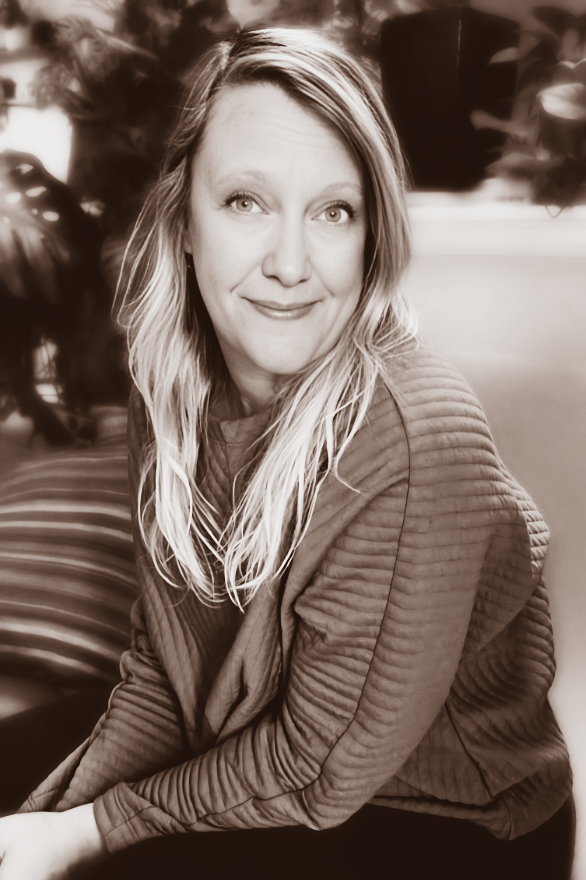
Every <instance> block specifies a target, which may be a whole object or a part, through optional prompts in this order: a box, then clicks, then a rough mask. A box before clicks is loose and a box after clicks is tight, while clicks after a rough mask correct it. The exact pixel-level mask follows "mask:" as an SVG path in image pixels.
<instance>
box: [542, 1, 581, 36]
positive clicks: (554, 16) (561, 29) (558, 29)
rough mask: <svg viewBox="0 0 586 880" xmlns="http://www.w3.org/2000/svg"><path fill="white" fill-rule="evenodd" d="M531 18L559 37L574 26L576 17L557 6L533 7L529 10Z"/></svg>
mask: <svg viewBox="0 0 586 880" xmlns="http://www.w3.org/2000/svg"><path fill="white" fill-rule="evenodd" d="M531 12H532V13H533V16H534V17H535V18H536V19H537V20H538V21H541V22H543V24H546V25H547V26H548V27H549V28H551V30H552V31H553V32H554V34H556V35H557V36H558V37H561V36H562V35H563V34H564V33H565V32H566V31H567V30H568V29H569V28H571V27H572V26H575V25H576V22H577V19H578V16H577V15H574V14H573V13H572V12H568V11H567V10H565V9H560V8H559V6H534V7H533V9H532V10H531Z"/></svg>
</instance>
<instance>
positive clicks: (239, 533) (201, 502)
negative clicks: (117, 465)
mask: <svg viewBox="0 0 586 880" xmlns="http://www.w3.org/2000/svg"><path fill="white" fill-rule="evenodd" d="M253 83H272V84H274V85H276V86H278V87H280V88H282V89H283V90H284V91H285V92H286V93H287V94H288V95H289V96H290V97H292V98H293V99H295V100H296V101H298V102H299V103H300V104H301V105H302V106H304V107H306V108H307V109H308V110H309V111H311V112H312V113H315V114H317V115H318V116H319V117H321V118H322V119H323V120H325V121H327V122H328V123H329V124H330V125H331V126H332V127H333V128H334V130H336V131H337V132H338V133H339V134H340V135H341V137H342V138H343V139H344V141H345V142H346V144H347V145H348V146H349V148H350V150H351V151H352V153H353V155H354V156H355V159H356V161H357V163H358V164H359V166H360V168H361V170H362V174H363V179H364V186H365V196H366V206H367V212H368V234H367V242H366V252H365V276H364V281H363V287H362V291H361V296H360V300H359V304H358V306H357V308H356V310H355V312H354V314H353V315H352V317H351V319H350V321H349V322H348V324H347V326H346V328H345V329H344V331H343V332H342V335H341V336H340V338H339V340H338V342H337V343H336V344H335V345H334V346H333V348H332V349H331V350H330V351H329V352H328V353H327V354H326V355H325V356H323V357H322V358H321V359H319V360H318V361H317V362H313V363H311V364H310V365H309V366H308V367H307V368H306V369H304V370H303V371H302V372H301V373H298V374H295V375H292V376H289V377H287V379H286V381H284V382H283V385H282V387H280V389H279V390H278V392H277V394H276V396H275V399H274V400H273V402H272V404H271V407H270V417H269V424H268V427H267V429H266V430H265V432H264V434H263V436H262V437H261V438H260V440H259V441H258V442H257V444H256V447H255V454H254V457H253V461H252V463H251V465H250V466H249V467H248V469H247V472H246V479H245V480H244V488H243V490H242V493H241V497H240V499H237V500H236V503H235V506H234V509H233V511H232V513H231V515H230V517H229V521H228V522H227V523H226V524H223V523H221V522H220V521H219V514H218V511H216V510H215V509H214V507H213V506H212V504H211V503H210V501H209V500H208V499H206V498H205V497H204V495H203V493H202V491H201V489H200V488H199V486H198V483H199V482H200V479H201V474H202V472H203V471H202V467H203V465H204V463H205V455H206V442H207V440H206V438H207V432H208V424H209V421H208V420H209V412H210V406H211V405H212V404H213V401H214V400H215V399H217V396H218V395H219V394H220V393H221V390H222V383H223V381H224V379H225V376H226V367H225V364H223V359H222V356H221V352H220V350H219V345H218V342H217V339H216V337H215V334H214V331H213V327H212V325H211V321H210V318H209V315H208V314H207V312H206V310H205V307H204V306H203V302H202V300H201V296H198V295H197V290H195V291H193V290H191V291H190V289H189V283H188V280H187V274H188V273H187V272H186V269H185V256H184V240H185V238H184V236H185V229H186V225H187V221H188V210H189V209H188V200H189V193H190V187H191V169H192V164H193V158H194V155H195V153H196V152H197V149H198V145H199V144H200V142H201V139H202V136H203V133H204V130H205V126H206V122H207V120H208V118H209V115H210V112H211V109H212V107H213V104H214V101H215V100H216V98H217V96H218V94H219V93H220V92H221V91H222V90H224V89H226V88H232V87H237V86H240V85H248V84H253ZM404 189H405V171H404V166H403V161H402V157H401V151H400V148H399V144H398V140H397V137H396V135H395V132H394V129H393V127H392V124H391V122H390V120H389V118H388V115H387V113H386V110H385V107H384V104H383V102H382V100H381V97H380V95H379V93H378V90H377V88H376V86H375V85H374V84H373V81H372V79H371V78H370V76H369V75H367V74H366V73H365V71H364V70H363V68H362V67H361V66H360V64H359V63H358V62H357V61H355V60H354V59H353V58H352V57H350V56H349V55H348V54H347V53H346V52H344V51H343V50H342V49H340V48H339V47H338V46H336V45H335V44H333V43H331V42H330V41H329V40H327V39H325V38H324V37H322V36H321V35H319V34H317V33H315V32H313V31H307V30H296V29H283V28H270V29H263V30H249V31H243V32H240V33H239V34H237V35H236V36H235V38H234V39H233V40H232V41H230V42H224V43H220V44H218V45H216V46H215V47H214V48H213V49H212V50H211V51H210V52H209V54H208V55H207V57H206V58H205V59H204V62H203V63H202V65H201V67H200V69H199V72H198V73H197V75H196V76H195V79H194V82H193V85H192V86H191V89H190V90H189V92H188V93H187V96H186V99H185V102H184V107H183V109H182V111H181V113H180V115H179V118H178V121H177V124H176V127H175V130H174V132H173V133H172V135H171V137H170V140H169V146H168V149H167V152H166V157H165V159H164V162H163V166H162V170H161V173H160V176H159V179H158V181H157V183H156V184H155V186H154V187H153V189H152V191H151V193H150V195H149V197H148V199H147V201H146V204H145V207H144V209H143V212H142V214H141V217H140V218H139V221H138V223H137V226H136V229H135V232H134V236H133V239H132V241H131V246H130V250H129V253H132V254H133V258H132V259H131V266H130V270H129V273H128V280H127V285H126V293H125V297H124V301H123V303H122V308H121V312H120V320H121V322H122V323H123V324H124V325H125V326H126V328H127V333H128V339H129V357H130V367H131V370H132V374H133V377H134V380H135V383H136V385H137V387H138V389H139V391H140V393H141V394H142V397H143V399H144V402H145V406H146V410H147V412H148V416H149V419H150V425H151V427H152V435H153V440H152V442H151V444H150V446H149V447H148V448H147V449H145V450H144V456H143V460H142V464H141V481H140V492H139V521H140V527H141V530H142V535H143V539H144V541H145V544H146V546H147V548H148V550H149V552H150V554H151V556H152V559H153V561H154V564H155V566H156V568H157V569H158V571H159V573H160V574H161V575H162V576H163V577H164V578H165V579H166V580H167V581H168V582H169V583H171V584H174V585H185V584H187V586H188V587H190V588H191V589H193V590H194V591H195V592H196V593H197V594H198V596H199V597H200V598H201V599H202V601H204V602H206V603H212V602H217V601H222V600H224V599H225V598H226V594H228V595H229V597H230V599H231V600H232V601H233V602H235V603H236V604H237V605H238V606H239V607H240V608H242V607H243V606H244V604H246V602H248V601H249V600H250V599H251V598H252V596H253V595H254V593H255V592H256V590H258V588H259V587H260V586H261V585H262V584H265V585H268V586H270V585H271V584H272V583H274V582H275V580H276V578H277V577H278V576H279V575H280V574H281V573H282V572H283V571H284V569H285V567H286V566H287V564H288V563H289V562H290V560H291V558H292V555H293V553H294V551H295V549H296V548H297V547H298V545H299V542H300V541H301V539H302V537H303V534H304V530H305V529H306V528H307V525H308V523H309V521H310V519H311V515H312V512H313V509H314V506H315V503H316V499H317V494H318V491H319V487H320V485H321V483H322V482H323V480H324V479H325V477H326V475H327V474H328V473H329V472H331V471H332V472H333V473H334V474H336V475H337V468H338V464H339V461H340V459H341V456H342V455H343V453H344V450H345V449H346V447H347V446H348V444H349V443H350V441H351V440H352V438H353V437H354V435H355V434H356V432H357V430H358V428H359V427H360V425H361V424H362V423H363V421H364V418H365V415H366V412H367V410H368V407H369V405H370V403H371V400H372V395H373V392H374V388H375V385H376V383H377V380H378V379H379V377H382V378H383V379H384V380H385V381H387V382H388V381H389V357H390V356H392V355H393V354H394V353H396V352H397V351H398V350H399V349H400V348H401V347H402V346H403V345H404V343H405V342H406V341H409V340H413V339H414V337H415V331H416V322H415V317H414V314H413V312H412V310H411V308H410V307H409V305H408V304H407V303H406V302H405V301H404V299H403V298H402V296H401V293H400V292H399V289H398V282H399V279H400V278H401V276H402V274H403V271H404V269H405V267H406V265H407V262H408V260H409V256H410V240H409V226H408V218H407V211H406V207H405V201H404ZM192 283H193V284H195V282H194V281H193V282H192ZM153 477H154V479H152V478H153ZM147 487H148V491H147Z"/></svg>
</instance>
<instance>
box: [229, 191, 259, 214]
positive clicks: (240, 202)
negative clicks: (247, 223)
mask: <svg viewBox="0 0 586 880" xmlns="http://www.w3.org/2000/svg"><path fill="white" fill-rule="evenodd" d="M226 204H227V205H228V206H229V207H231V208H232V209H233V210H234V211H236V212H237V213H238V214H257V213H258V212H259V211H260V210H261V208H260V206H259V205H258V204H257V202H255V200H254V199H253V198H252V196H249V195H248V193H234V195H231V196H230V197H229V198H228V199H226Z"/></svg>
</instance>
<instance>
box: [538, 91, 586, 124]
mask: <svg viewBox="0 0 586 880" xmlns="http://www.w3.org/2000/svg"><path fill="white" fill-rule="evenodd" d="M537 100H538V101H539V103H540V105H541V107H542V108H543V110H544V111H545V112H546V113H547V114H549V116H555V117H556V118H557V119H570V120H572V121H574V122H586V85H584V84H583V83H565V84H564V85H559V86H551V87H550V88H548V89H543V90H542V91H541V92H539V93H538V95H537Z"/></svg>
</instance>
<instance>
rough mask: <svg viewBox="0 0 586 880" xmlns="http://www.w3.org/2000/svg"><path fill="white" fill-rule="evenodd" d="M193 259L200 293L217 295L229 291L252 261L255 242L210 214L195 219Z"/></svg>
mask: <svg viewBox="0 0 586 880" xmlns="http://www.w3.org/2000/svg"><path fill="white" fill-rule="evenodd" d="M191 241H192V243H193V259H194V264H195V267H196V275H197V279H198V283H199V286H200V290H201V294H202V296H203V298H204V300H205V299H206V297H211V296H214V297H219V296H221V295H222V294H224V295H227V294H230V293H231V292H232V291H233V289H234V288H235V287H236V286H237V285H238V284H239V282H240V281H242V280H243V278H245V277H246V276H247V275H248V273H249V272H250V271H251V270H252V268H253V267H254V265H255V260H257V256H258V255H256V254H255V250H257V249H255V247H254V242H253V241H250V240H246V237H243V236H238V235H234V231H233V230H232V229H226V226H225V224H223V223H221V222H219V221H218V220H216V218H215V217H214V216H213V215H212V216H211V217H208V218H206V220H205V222H197V220H196V222H195V223H194V232H193V233H192V235H191Z"/></svg>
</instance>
